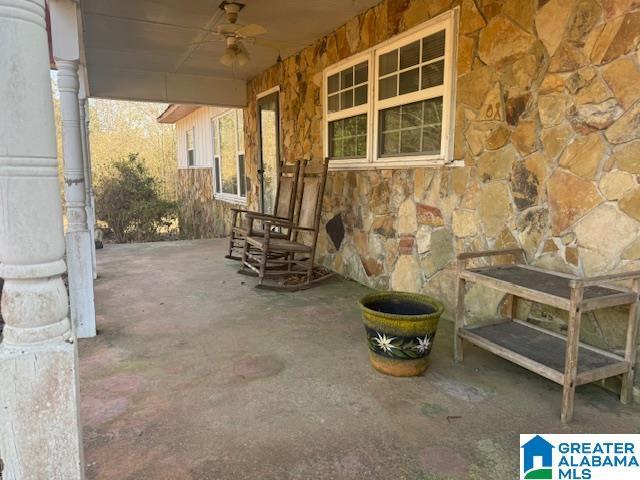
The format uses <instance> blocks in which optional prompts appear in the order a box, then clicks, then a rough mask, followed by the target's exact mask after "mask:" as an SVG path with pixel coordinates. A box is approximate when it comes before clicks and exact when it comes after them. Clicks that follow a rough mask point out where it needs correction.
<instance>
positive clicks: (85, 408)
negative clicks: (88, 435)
mask: <svg viewBox="0 0 640 480" xmlns="http://www.w3.org/2000/svg"><path fill="white" fill-rule="evenodd" d="M128 406H129V400H128V399H127V398H126V397H113V398H105V397H88V396H84V397H83V398H82V403H81V415H82V420H83V422H84V423H86V424H89V425H101V424H103V423H107V422H110V421H111V420H113V419H114V418H116V417H118V416H120V415H122V414H123V413H124V412H125V411H126V410H127V407H128Z"/></svg>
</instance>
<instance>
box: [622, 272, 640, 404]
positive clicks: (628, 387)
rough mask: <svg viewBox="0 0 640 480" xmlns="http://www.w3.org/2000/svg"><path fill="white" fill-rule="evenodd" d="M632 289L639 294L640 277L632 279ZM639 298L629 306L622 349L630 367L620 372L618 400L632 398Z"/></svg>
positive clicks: (639, 311) (623, 401) (624, 400)
mask: <svg viewBox="0 0 640 480" xmlns="http://www.w3.org/2000/svg"><path fill="white" fill-rule="evenodd" d="M632 289H633V291H634V292H636V294H640V279H637V278H636V279H635V280H633V284H632ZM638 303H640V300H639V299H638V298H637V297H636V301H635V302H634V303H632V304H631V305H630V306H629V324H628V325H627V341H626V345H625V351H624V359H625V361H626V362H629V365H630V368H629V371H628V372H627V373H623V374H622V388H621V390H620V401H621V402H622V403H629V402H631V401H632V400H633V379H634V374H635V367H636V354H637V353H638V344H637V338H638V321H639V320H640V308H639V307H638Z"/></svg>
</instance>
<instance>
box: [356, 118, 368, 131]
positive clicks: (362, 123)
mask: <svg viewBox="0 0 640 480" xmlns="http://www.w3.org/2000/svg"><path fill="white" fill-rule="evenodd" d="M354 118H355V119H356V132H357V133H358V135H363V134H364V135H366V134H367V116H366V115H358V116H357V117H354Z"/></svg>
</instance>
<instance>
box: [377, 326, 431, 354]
mask: <svg viewBox="0 0 640 480" xmlns="http://www.w3.org/2000/svg"><path fill="white" fill-rule="evenodd" d="M365 329H366V331H367V338H368V340H369V348H370V349H371V351H372V352H375V353H377V354H379V355H383V356H385V357H390V358H404V359H408V358H422V357H425V356H427V355H429V353H430V352H431V346H432V345H433V337H435V335H436V334H435V332H434V333H432V334H426V335H424V337H391V336H388V335H387V334H386V333H381V332H378V331H376V330H373V329H371V328H368V327H365Z"/></svg>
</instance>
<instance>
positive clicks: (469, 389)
mask: <svg viewBox="0 0 640 480" xmlns="http://www.w3.org/2000/svg"><path fill="white" fill-rule="evenodd" d="M433 383H434V385H435V386H437V387H438V388H440V389H442V390H443V391H444V392H445V393H446V394H447V395H450V396H452V397H454V398H457V399H458V400H464V401H466V402H473V403H475V402H482V401H483V400H485V399H486V398H487V397H488V396H489V392H487V391H486V390H483V389H481V388H479V387H477V386H475V385H471V384H469V383H466V382H462V381H459V380H455V379H449V378H445V377H442V376H440V375H437V376H436V375H434V380H433Z"/></svg>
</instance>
